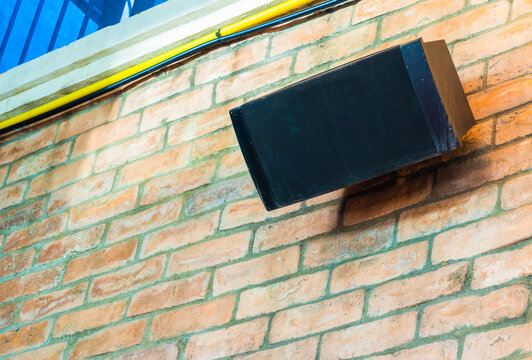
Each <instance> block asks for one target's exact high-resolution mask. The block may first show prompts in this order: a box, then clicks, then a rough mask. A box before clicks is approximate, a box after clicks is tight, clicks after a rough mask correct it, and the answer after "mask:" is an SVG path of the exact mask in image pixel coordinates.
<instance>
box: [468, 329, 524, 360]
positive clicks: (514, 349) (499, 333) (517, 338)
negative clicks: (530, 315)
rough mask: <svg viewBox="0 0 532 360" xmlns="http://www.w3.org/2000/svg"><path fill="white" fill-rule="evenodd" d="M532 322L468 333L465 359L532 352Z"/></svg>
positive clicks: (483, 358)
mask: <svg viewBox="0 0 532 360" xmlns="http://www.w3.org/2000/svg"><path fill="white" fill-rule="evenodd" d="M530 334H532V322H528V323H526V324H522V325H515V326H510V327H507V328H503V329H496V330H491V331H486V332H482V333H476V334H470V335H467V336H466V338H465V342H464V351H463V353H462V359H463V360H474V359H475V360H476V359H480V358H481V359H482V360H495V359H502V358H506V357H508V358H510V357H512V355H517V356H518V354H527V353H530V352H532V341H530Z"/></svg>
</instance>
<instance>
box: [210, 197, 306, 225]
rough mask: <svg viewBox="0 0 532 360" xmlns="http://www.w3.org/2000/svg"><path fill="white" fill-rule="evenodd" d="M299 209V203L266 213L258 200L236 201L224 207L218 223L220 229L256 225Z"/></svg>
mask: <svg viewBox="0 0 532 360" xmlns="http://www.w3.org/2000/svg"><path fill="white" fill-rule="evenodd" d="M300 208H301V203H297V204H294V205H290V206H286V207H284V208H281V209H277V210H274V211H266V209H265V208H264V205H263V204H262V201H261V200H260V199H259V198H252V199H247V200H241V201H237V202H234V203H231V204H229V205H227V206H226V207H225V209H224V211H223V213H222V219H221V221H220V229H231V228H234V227H237V226H241V225H244V224H251V223H258V222H261V221H264V220H266V219H272V218H275V217H278V216H281V215H285V214H288V213H291V212H293V211H296V210H299V209H300Z"/></svg>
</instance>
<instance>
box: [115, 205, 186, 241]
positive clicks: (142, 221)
mask: <svg viewBox="0 0 532 360" xmlns="http://www.w3.org/2000/svg"><path fill="white" fill-rule="evenodd" d="M181 207H182V199H174V200H170V201H168V202H165V203H162V204H159V205H156V206H153V207H151V208H149V209H146V210H144V211H141V212H139V213H137V214H134V215H130V216H126V217H123V218H121V219H117V220H113V221H112V222H111V226H110V227H109V233H108V234H107V242H116V241H120V240H122V239H125V238H128V237H131V236H133V235H137V234H140V233H144V232H146V231H149V230H151V229H154V228H156V227H159V226H162V225H166V224H168V223H171V222H174V221H176V220H177V218H178V217H179V214H180V213H181Z"/></svg>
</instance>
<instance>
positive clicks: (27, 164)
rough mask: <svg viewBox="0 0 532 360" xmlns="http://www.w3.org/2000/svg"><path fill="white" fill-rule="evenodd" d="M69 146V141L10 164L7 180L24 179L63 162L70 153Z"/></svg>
mask: <svg viewBox="0 0 532 360" xmlns="http://www.w3.org/2000/svg"><path fill="white" fill-rule="evenodd" d="M70 146H71V143H65V144H63V145H59V146H56V147H53V148H51V149H49V150H46V151H43V152H41V153H39V154H36V155H32V156H29V157H26V158H24V159H22V160H19V161H17V162H15V163H14V164H13V165H12V166H11V171H10V173H9V178H8V180H7V181H8V182H13V181H17V180H20V179H24V178H26V177H28V176H31V175H34V174H37V173H40V172H42V171H44V170H48V169H49V168H51V167H54V166H56V165H59V164H62V163H64V162H65V161H66V160H67V158H68V154H69V153H70Z"/></svg>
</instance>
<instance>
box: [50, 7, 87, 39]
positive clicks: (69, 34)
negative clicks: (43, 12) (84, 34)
mask: <svg viewBox="0 0 532 360" xmlns="http://www.w3.org/2000/svg"><path fill="white" fill-rule="evenodd" d="M84 18H85V14H84V13H83V11H81V9H80V8H78V7H77V6H76V5H74V4H73V3H69V4H68V7H67V10H66V13H65V17H64V18H63V21H62V22H61V27H60V28H59V32H58V33H57V39H56V41H55V44H54V49H57V48H60V47H62V46H66V45H68V44H70V43H71V42H73V41H76V40H77V39H78V35H79V30H80V29H81V24H82V23H83V19H84Z"/></svg>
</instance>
